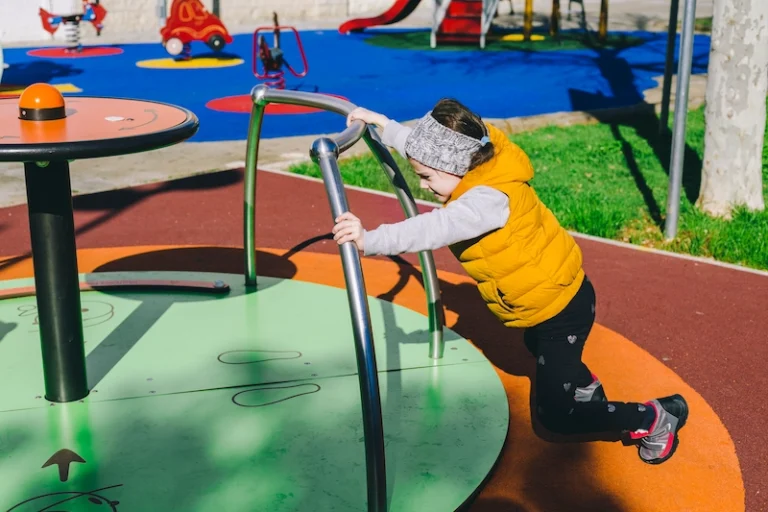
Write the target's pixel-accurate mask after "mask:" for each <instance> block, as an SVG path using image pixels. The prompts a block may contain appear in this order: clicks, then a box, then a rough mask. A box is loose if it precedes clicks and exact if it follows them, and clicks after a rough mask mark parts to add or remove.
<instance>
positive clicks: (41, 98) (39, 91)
mask: <svg viewBox="0 0 768 512" xmlns="http://www.w3.org/2000/svg"><path fill="white" fill-rule="evenodd" d="M66 115H67V113H66V110H65V108H64V96H62V95H61V92H59V90H58V89H56V88H55V87H54V86H52V85H50V84H45V83H37V84H32V85H30V86H29V87H27V88H26V89H24V92H22V93H21V96H20V97H19V119H23V120H25V121H51V120H53V119H63V118H65V117H66Z"/></svg>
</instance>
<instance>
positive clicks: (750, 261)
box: [291, 108, 768, 270]
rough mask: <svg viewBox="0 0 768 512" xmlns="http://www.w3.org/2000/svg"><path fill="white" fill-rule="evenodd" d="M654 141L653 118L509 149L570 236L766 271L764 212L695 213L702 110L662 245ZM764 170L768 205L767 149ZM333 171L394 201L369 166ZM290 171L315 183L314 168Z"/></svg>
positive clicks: (660, 168) (540, 134)
mask: <svg viewBox="0 0 768 512" xmlns="http://www.w3.org/2000/svg"><path fill="white" fill-rule="evenodd" d="M657 131H658V130H657V118H656V116H654V115H652V114H651V115H647V116H639V117H637V118H635V119H633V120H632V121H631V123H625V124H597V125H587V126H572V127H567V128H559V127H547V128H542V129H538V130H535V131H531V132H526V133H521V134H515V135H512V136H510V139H511V140H513V141H514V142H515V143H516V144H518V145H519V146H520V147H522V148H523V149H524V150H525V151H526V152H527V153H528V155H529V156H530V158H531V160H532V162H533V165H534V169H535V171H536V174H535V176H534V179H533V181H532V182H531V184H532V185H533V186H534V188H535V189H536V191H537V192H538V194H539V196H540V197H541V199H542V200H543V201H544V202H545V203H546V204H547V206H549V208H550V209H551V210H552V211H553V212H554V213H555V215H556V216H557V218H558V219H559V220H560V222H561V223H562V225H563V226H565V227H566V228H567V229H570V230H574V231H577V232H581V233H585V234H589V235H595V236H599V237H604V238H611V239H616V240H622V241H625V242H630V243H633V244H639V245H643V246H646V247H655V248H659V249H664V250H670V251H675V252H681V253H687V254H692V255H696V256H705V257H712V258H715V259H717V260H720V261H725V262H730V263H736V264H740V265H744V266H749V267H753V268H759V269H767V270H768V210H766V211H763V212H748V211H743V210H740V211H737V212H735V214H734V217H733V219H732V220H731V221H726V220H722V219H716V218H712V217H709V216H707V215H705V214H703V213H701V212H700V211H698V210H697V209H696V208H695V207H694V206H693V203H694V202H695V201H696V198H697V196H698V193H699V183H700V176H701V171H700V170H701V158H702V154H703V141H704V112H703V108H701V109H698V110H696V111H692V112H691V113H690V115H689V117H688V135H687V143H688V148H687V150H686V152H685V170H684V180H683V181H684V183H683V193H682V197H681V205H680V222H679V228H678V236H677V238H676V239H675V240H673V241H671V242H666V241H665V240H664V236H663V229H664V224H663V223H664V216H665V210H666V205H667V186H668V176H667V173H666V171H665V169H666V165H667V162H668V160H669V155H670V139H669V137H659V136H658V135H657ZM396 158H397V159H398V163H399V164H400V165H401V169H402V170H403V173H404V174H405V177H406V180H407V181H408V184H409V186H410V187H411V190H413V191H414V195H416V196H417V197H418V198H420V199H426V200H433V198H432V197H431V196H430V195H429V194H426V193H424V192H423V191H421V190H419V188H418V183H417V179H416V176H415V175H414V173H413V172H412V170H411V167H410V165H409V164H408V163H407V162H405V161H404V160H403V159H401V158H400V157H399V155H396ZM763 162H764V164H763V192H764V194H765V196H766V203H768V145H766V149H765V150H764V152H763ZM340 168H341V173H342V176H343V179H344V181H345V183H347V184H350V185H357V186H360V187H366V188H372V189H376V190H383V191H391V187H390V185H389V183H388V181H387V179H386V177H385V176H384V173H383V172H382V171H381V169H380V168H379V166H378V164H377V162H376V161H375V160H374V158H373V157H369V156H364V157H355V158H349V159H343V160H341V162H340ZM291 170H292V171H294V172H297V173H300V174H305V175H310V176H316V177H319V176H320V173H319V170H318V169H317V168H316V166H314V164H312V163H311V162H309V163H307V164H302V165H297V166H294V167H293V168H292V169H291Z"/></svg>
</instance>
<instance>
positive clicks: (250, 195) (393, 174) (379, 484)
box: [243, 85, 444, 512]
mask: <svg viewBox="0 0 768 512" xmlns="http://www.w3.org/2000/svg"><path fill="white" fill-rule="evenodd" d="M251 97H252V99H253V110H252V113H251V121H250V127H249V130H248V146H247V150H246V166H245V171H246V172H245V198H244V212H243V213H244V217H245V218H244V239H245V281H246V285H255V284H256V245H255V237H256V235H255V225H256V218H255V213H256V206H255V202H256V169H257V163H258V152H259V139H260V136H261V126H262V122H263V117H264V109H265V108H266V105H267V104H268V103H283V104H292V105H303V106H308V107H314V108H319V109H322V110H326V111H330V112H336V113H338V114H341V115H343V116H345V117H346V116H347V115H348V114H349V113H350V112H351V111H352V110H354V108H355V105H353V104H352V103H350V102H348V101H345V100H342V99H340V98H335V97H332V96H326V95H323V94H316V93H308V92H299V91H285V90H279V89H270V88H268V87H266V86H264V85H258V86H256V87H254V88H253V90H252V91H251ZM361 138H363V139H364V140H365V142H366V144H367V145H368V147H369V148H370V149H371V151H372V152H373V154H374V156H375V157H376V158H377V159H378V161H379V163H380V164H381V166H382V168H383V169H384V171H385V173H386V174H387V177H388V178H389V180H390V182H391V183H392V185H393V187H394V188H395V191H396V193H397V197H398V199H399V200H400V204H401V206H402V207H403V210H404V212H405V214H406V215H407V216H409V217H411V216H414V215H416V214H417V213H418V210H417V208H416V202H415V200H414V199H413V196H412V194H411V192H410V190H409V189H408V185H407V184H406V183H405V179H404V178H403V176H402V173H401V172H400V170H399V169H398V167H397V163H395V161H394V159H393V158H392V155H391V154H390V153H389V151H388V150H387V148H386V147H385V146H384V145H383V144H382V143H381V141H380V140H379V139H378V136H377V135H376V132H374V131H373V130H372V129H368V127H367V125H366V124H365V123H364V122H362V121H355V122H353V123H350V125H349V126H347V128H346V129H345V130H344V131H342V132H341V133H340V134H338V135H336V136H335V137H321V138H319V139H317V140H315V142H314V143H313V144H312V147H311V149H310V156H311V157H312V160H313V161H314V162H315V163H316V164H317V165H318V166H319V167H320V170H321V172H322V175H323V182H324V184H325V190H326V194H327V196H328V202H329V203H330V207H331V215H332V219H335V218H336V217H338V216H339V215H341V214H342V213H344V212H346V211H348V209H349V208H348V204H347V199H346V194H345V192H344V183H343V182H342V180H341V175H340V173H339V167H338V161H337V159H338V157H339V155H340V154H341V153H342V152H344V151H346V150H347V149H349V148H351V147H352V146H353V145H355V144H356V143H357V141H359V140H360V139H361ZM339 250H340V252H341V258H342V265H343V268H344V278H345V281H346V285H347V297H348V299H349V307H350V313H351V317H352V328H353V334H354V339H355V352H356V358H357V368H358V378H359V383H360V396H361V401H362V409H363V429H364V439H365V454H366V467H367V481H368V510H369V512H384V511H385V510H386V506H387V492H386V465H385V452H384V427H383V419H382V413H381V397H380V391H379V382H378V370H377V367H376V356H375V351H374V343H373V329H372V327H371V320H370V311H369V309H368V295H367V293H366V290H365V282H364V280H363V272H362V265H361V262H360V255H359V253H358V251H357V248H356V246H355V244H354V242H348V243H345V244H342V245H341V246H340V248H339ZM419 258H420V260H421V265H422V274H423V279H424V287H425V290H426V292H427V306H428V313H429V330H430V334H431V335H430V343H429V356H430V357H431V358H434V359H439V358H441V357H442V356H443V350H444V349H443V309H442V305H441V302H440V298H439V297H440V290H439V284H438V280H437V271H436V268H435V263H434V258H433V257H432V253H431V252H430V251H424V252H421V253H419Z"/></svg>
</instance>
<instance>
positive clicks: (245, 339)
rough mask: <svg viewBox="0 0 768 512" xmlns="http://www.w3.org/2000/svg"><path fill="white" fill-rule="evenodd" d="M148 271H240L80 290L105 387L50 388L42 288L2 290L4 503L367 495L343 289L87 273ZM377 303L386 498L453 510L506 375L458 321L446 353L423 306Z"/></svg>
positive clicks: (319, 499)
mask: <svg viewBox="0 0 768 512" xmlns="http://www.w3.org/2000/svg"><path fill="white" fill-rule="evenodd" d="M136 277H141V278H144V279H194V280H198V281H199V280H211V281H215V280H221V281H224V282H226V283H227V284H229V285H230V287H231V288H232V289H231V291H230V292H229V293H227V294H224V295H213V294H207V293H202V292H179V293H175V292H168V291H162V292H160V291H154V292H150V291H147V292H142V293H137V292H130V293H128V292H123V291H114V290H113V291H109V290H105V291H93V292H83V293H82V294H81V297H82V306H83V310H84V311H83V315H84V326H85V327H84V332H85V339H86V350H87V354H88V355H87V364H88V372H89V382H90V383H91V384H92V385H93V384H95V388H94V391H92V392H91V394H90V395H89V396H88V397H87V398H85V399H84V400H83V401H82V402H74V403H69V404H50V403H49V402H47V401H46V400H45V399H44V398H42V395H43V394H44V387H43V380H42V368H41V357H40V342H39V333H38V331H37V325H36V315H35V298H34V297H21V298H15V299H5V300H2V301H0V384H1V385H2V387H0V389H2V392H0V411H2V412H0V510H4V511H13V512H16V511H19V512H21V511H24V512H29V511H43V510H46V511H48V512H56V511H59V512H61V511H68V512H75V511H86V510H87V511H99V510H105V511H109V510H115V511H118V510H119V511H142V512H144V511H154V510H158V511H160V510H184V511H198V510H199V511H203V510H206V511H208V510H227V511H230V510H232V511H239V510H244V511H255V510H265V511H275V512H279V511H297V512H298V511H319V510H333V511H347V510H349V511H365V510H366V509H367V506H366V482H365V456H364V444H363V427H362V419H361V408H360V390H359V386H358V378H357V370H356V363H355V350H354V342H353V337H352V330H351V322H350V316H349V308H348V302H347V295H346V291H345V290H341V289H337V288H332V287H328V286H322V285H317V284H311V283H304V282H298V281H292V280H283V279H274V278H266V277H262V278H260V284H259V287H258V291H250V292H248V293H247V292H246V290H245V288H244V287H243V285H242V282H243V278H242V276H239V275H228V274H209V273H187V272H185V273H173V272H157V273H150V272H145V273H140V274H129V273H109V274H101V275H98V274H89V275H88V276H82V278H83V279H84V280H89V281H90V280H97V279H106V278H109V279H131V278H136ZM32 283H33V281H32V280H15V281H8V282H3V283H0V288H5V289H8V288H17V287H22V286H28V285H30V284H32ZM369 307H370V311H371V316H372V324H373V329H374V336H373V338H374V342H375V344H376V357H377V363H378V368H379V384H380V388H381V393H382V409H383V414H384V432H385V437H386V455H387V475H388V478H387V483H388V493H389V501H390V506H389V510H393V511H395V510H396V511H411V510H413V511H424V510H446V511H447V510H455V509H456V508H457V507H459V506H460V505H461V504H462V503H463V502H464V501H465V500H467V498H468V497H470V495H472V494H473V493H474V492H475V491H476V489H477V488H478V486H479V485H480V484H481V483H482V481H483V480H484V479H485V478H486V476H487V475H488V473H489V472H490V471H491V468H492V466H493V464H494V463H495V461H496V459H497V457H498V456H499V453H500V451H501V448H502V446H503V443H504V439H505V437H506V432H507V425H508V420H509V417H508V406H507V398H506V395H505V393H504V389H503V386H502V384H501V382H500V380H499V378H498V376H497V375H496V372H495V371H494V369H493V367H492V366H491V364H490V363H489V362H488V361H487V360H486V359H485V358H484V356H483V355H482V354H481V353H480V352H479V351H478V350H477V349H476V348H474V347H473V346H472V345H471V344H470V343H469V342H467V341H466V340H464V339H463V338H461V337H460V336H458V335H457V334H456V333H453V332H452V331H450V330H446V339H447V341H446V351H445V357H444V358H443V359H441V360H437V361H434V360H432V359H430V358H429V357H428V353H427V347H428V336H429V334H428V332H427V330H426V328H427V318H426V317H424V316H423V315H420V314H418V313H415V312H413V311H411V310H408V309H406V308H403V307H400V306H397V305H393V304H391V303H388V302H385V301H381V300H378V299H374V298H369ZM307 363H308V364H307ZM51 459H52V460H51ZM47 463H48V464H47Z"/></svg>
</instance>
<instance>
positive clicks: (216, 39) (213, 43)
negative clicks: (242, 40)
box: [205, 34, 227, 52]
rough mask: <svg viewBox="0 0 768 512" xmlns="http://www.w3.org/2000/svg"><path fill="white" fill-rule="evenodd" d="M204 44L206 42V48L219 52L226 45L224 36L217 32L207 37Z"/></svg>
mask: <svg viewBox="0 0 768 512" xmlns="http://www.w3.org/2000/svg"><path fill="white" fill-rule="evenodd" d="M205 44H207V45H208V48H210V49H211V50H213V51H215V52H220V51H221V50H223V49H224V47H225V46H226V45H227V43H226V41H224V38H223V37H221V36H220V35H219V34H215V35H212V36H211V37H209V38H208V41H206V43H205Z"/></svg>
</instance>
